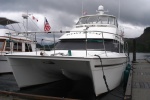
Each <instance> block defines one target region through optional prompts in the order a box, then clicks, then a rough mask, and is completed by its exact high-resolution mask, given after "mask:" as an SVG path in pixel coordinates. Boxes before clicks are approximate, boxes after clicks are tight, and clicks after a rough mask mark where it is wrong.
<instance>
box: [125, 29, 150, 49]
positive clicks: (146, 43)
mask: <svg viewBox="0 0 150 100" xmlns="http://www.w3.org/2000/svg"><path fill="white" fill-rule="evenodd" d="M132 40H133V39H129V40H127V42H128V44H129V48H130V49H129V51H130V52H132V49H133V43H132ZM136 51H137V52H150V27H147V28H146V29H145V30H144V32H143V34H142V35H141V36H140V37H138V38H136Z"/></svg>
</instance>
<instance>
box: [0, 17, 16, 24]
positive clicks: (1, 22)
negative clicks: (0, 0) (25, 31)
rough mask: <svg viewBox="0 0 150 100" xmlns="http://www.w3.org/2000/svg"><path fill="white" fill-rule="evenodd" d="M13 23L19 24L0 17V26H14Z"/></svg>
mask: <svg viewBox="0 0 150 100" xmlns="http://www.w3.org/2000/svg"><path fill="white" fill-rule="evenodd" d="M14 23H19V22H17V21H13V20H11V19H7V18H5V17H0V25H3V26H6V25H9V24H14Z"/></svg>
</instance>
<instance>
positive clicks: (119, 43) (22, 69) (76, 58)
mask: <svg viewBox="0 0 150 100" xmlns="http://www.w3.org/2000/svg"><path fill="white" fill-rule="evenodd" d="M97 12H98V14H95V15H85V16H82V17H80V19H79V21H78V23H77V24H76V25H75V28H73V29H72V30H71V31H67V32H66V33H65V34H64V35H63V36H61V37H60V41H59V42H58V43H57V44H56V46H55V47H54V49H53V50H51V51H43V52H40V51H38V52H27V53H13V54H8V55H6V56H7V58H8V60H9V62H10V65H11V66H12V68H13V73H14V75H15V78H16V81H17V83H18V85H19V87H26V86H31V85H37V84H43V83H48V82H53V81H57V80H61V79H63V78H70V79H72V80H78V79H83V78H85V77H86V78H89V79H90V80H91V81H92V83H93V88H94V93H95V95H96V96H98V95H99V94H102V93H104V92H107V91H108V90H107V88H106V84H107V85H108V88H109V90H112V89H114V88H115V87H117V86H118V85H119V84H120V81H121V78H122V74H123V71H124V69H125V66H126V61H127V57H126V55H125V53H124V41H123V39H122V36H120V32H119V30H118V24H117V20H116V18H115V16H112V15H108V14H104V10H103V6H100V7H99V9H98V11H97ZM51 33H52V32H51ZM103 76H106V80H104V79H103ZM85 84H86V83H85Z"/></svg>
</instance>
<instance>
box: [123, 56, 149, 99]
mask: <svg viewBox="0 0 150 100" xmlns="http://www.w3.org/2000/svg"><path fill="white" fill-rule="evenodd" d="M149 99H150V62H149V61H148V60H146V59H143V60H137V61H136V62H135V63H133V66H132V70H131V71H130V74H129V78H128V83H127V87H126V92H125V97H124V100H149Z"/></svg>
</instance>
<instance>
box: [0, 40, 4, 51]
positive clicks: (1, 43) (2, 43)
mask: <svg viewBox="0 0 150 100" xmlns="http://www.w3.org/2000/svg"><path fill="white" fill-rule="evenodd" d="M4 43H5V40H4V39H2V40H0V50H1V51H2V50H3V49H4Z"/></svg>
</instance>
